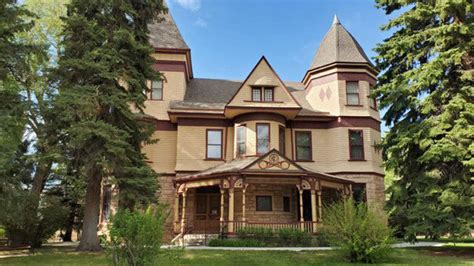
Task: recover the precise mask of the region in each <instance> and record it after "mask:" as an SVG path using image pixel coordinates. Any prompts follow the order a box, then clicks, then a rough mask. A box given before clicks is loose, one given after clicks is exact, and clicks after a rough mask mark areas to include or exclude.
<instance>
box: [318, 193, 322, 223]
mask: <svg viewBox="0 0 474 266" xmlns="http://www.w3.org/2000/svg"><path fill="white" fill-rule="evenodd" d="M321 194H322V193H321V190H318V203H319V204H318V222H322V221H323V216H322V214H323V201H322V199H321Z"/></svg>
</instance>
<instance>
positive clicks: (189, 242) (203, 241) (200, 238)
mask: <svg viewBox="0 0 474 266" xmlns="http://www.w3.org/2000/svg"><path fill="white" fill-rule="evenodd" d="M218 236H219V235H218V234H187V235H184V245H185V246H206V245H207V244H208V242H209V240H211V239H215V238H217V237H218Z"/></svg>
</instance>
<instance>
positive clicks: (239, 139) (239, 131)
mask: <svg viewBox="0 0 474 266" xmlns="http://www.w3.org/2000/svg"><path fill="white" fill-rule="evenodd" d="M245 130H246V128H245V127H243V126H240V127H238V128H237V142H242V141H245Z"/></svg>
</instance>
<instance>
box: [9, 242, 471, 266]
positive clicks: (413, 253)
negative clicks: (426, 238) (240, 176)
mask: <svg viewBox="0 0 474 266" xmlns="http://www.w3.org/2000/svg"><path fill="white" fill-rule="evenodd" d="M181 253H182V254H181V255H180V258H179V259H176V258H175V255H176V252H174V254H170V253H169V252H163V254H162V255H161V256H160V265H246V266H249V265H315V264H331V265H335V264H336V265H344V264H346V265H347V264H348V263H346V262H345V261H344V259H342V258H341V257H340V256H338V254H337V252H335V251H305V252H292V251H217V250H186V251H182V252H181ZM385 263H388V264H413V265H474V248H472V247H439V248H419V249H413V248H412V249H396V250H395V251H394V253H393V254H392V255H391V256H390V258H388V259H387V260H386V262H385ZM0 265H110V264H109V261H108V259H107V257H106V255H105V254H104V253H87V254H84V253H77V252H74V251H73V250H72V249H71V248H43V249H40V250H38V251H37V252H36V253H35V254H34V255H31V256H28V257H15V258H3V259H0ZM350 265H355V264H350Z"/></svg>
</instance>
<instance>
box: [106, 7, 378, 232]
mask: <svg viewBox="0 0 474 266" xmlns="http://www.w3.org/2000/svg"><path fill="white" fill-rule="evenodd" d="M150 31H151V36H150V37H151V40H150V41H151V44H152V45H153V47H154V48H155V52H154V54H153V57H154V58H155V59H156V64H155V65H154V67H155V69H156V70H157V71H159V72H161V73H162V74H163V80H157V81H150V87H151V88H152V90H151V92H150V93H149V94H148V95H147V97H148V100H147V102H146V109H145V113H146V115H145V117H146V119H147V120H149V121H150V122H152V123H154V125H155V127H156V132H155V135H154V137H155V138H157V139H159V141H158V142H157V143H156V144H151V145H146V146H144V152H145V153H146V154H147V156H148V158H149V163H150V164H151V166H152V167H153V169H154V170H155V171H156V172H158V173H159V174H160V176H159V183H160V186H161V189H160V191H159V193H158V194H159V199H160V201H161V202H164V203H167V204H168V205H169V206H170V210H171V215H170V216H171V217H170V218H169V222H168V223H167V230H168V231H167V238H168V239H171V238H173V237H175V236H183V235H184V234H203V233H206V234H217V233H227V234H229V235H232V234H234V233H235V232H236V231H237V230H239V228H242V227H245V226H254V227H269V228H296V229H299V230H304V231H308V232H317V231H318V228H319V226H320V225H321V224H323V223H324V213H323V209H322V206H323V205H324V204H329V203H331V202H333V201H335V200H337V199H339V198H341V197H354V198H355V200H357V201H366V202H367V203H368V204H369V205H375V204H378V203H383V201H384V172H383V169H382V167H381V164H382V159H381V155H380V152H379V151H378V150H377V149H376V148H375V145H376V144H377V143H378V142H379V141H380V138H381V134H380V118H379V112H378V110H377V102H376V100H374V99H373V98H370V97H369V94H370V90H371V88H372V86H373V85H374V84H375V82H376V77H377V71H376V70H375V69H374V67H373V65H372V63H371V62H370V60H369V59H368V58H367V56H366V54H365V53H364V51H363V49H362V48H361V46H360V45H359V44H358V43H357V41H356V39H355V38H354V37H353V36H352V35H351V34H350V33H349V32H348V31H347V30H346V29H345V28H344V26H343V25H342V24H341V23H340V22H339V20H338V19H337V17H335V18H334V21H333V23H332V25H331V26H330V28H329V30H328V32H327V34H326V36H325V37H324V39H323V40H322V41H321V44H320V46H319V48H318V49H317V50H316V53H315V56H314V58H313V60H312V62H310V58H308V64H309V63H311V65H310V67H309V68H308V70H307V71H306V73H301V74H302V76H303V78H302V80H301V81H283V80H281V79H280V77H279V75H278V73H276V72H275V71H274V69H273V68H272V66H271V64H270V62H269V61H268V60H267V59H266V58H265V57H261V58H260V60H258V62H256V64H255V67H254V68H253V69H249V73H248V75H247V77H246V78H245V79H244V80H241V81H234V80H225V79H207V78H200V77H195V76H194V75H193V65H192V61H191V49H190V47H189V46H188V45H187V44H186V42H185V41H184V39H183V37H182V36H181V34H180V32H179V30H178V28H177V26H176V24H175V22H174V20H173V18H172V17H171V15H170V14H167V15H165V16H164V20H163V21H161V22H159V23H156V24H154V25H150ZM230 63H231V62H230ZM106 189H107V188H106ZM105 192H106V193H104V195H105V196H106V197H108V196H107V195H108V193H109V192H107V191H105Z"/></svg>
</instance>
